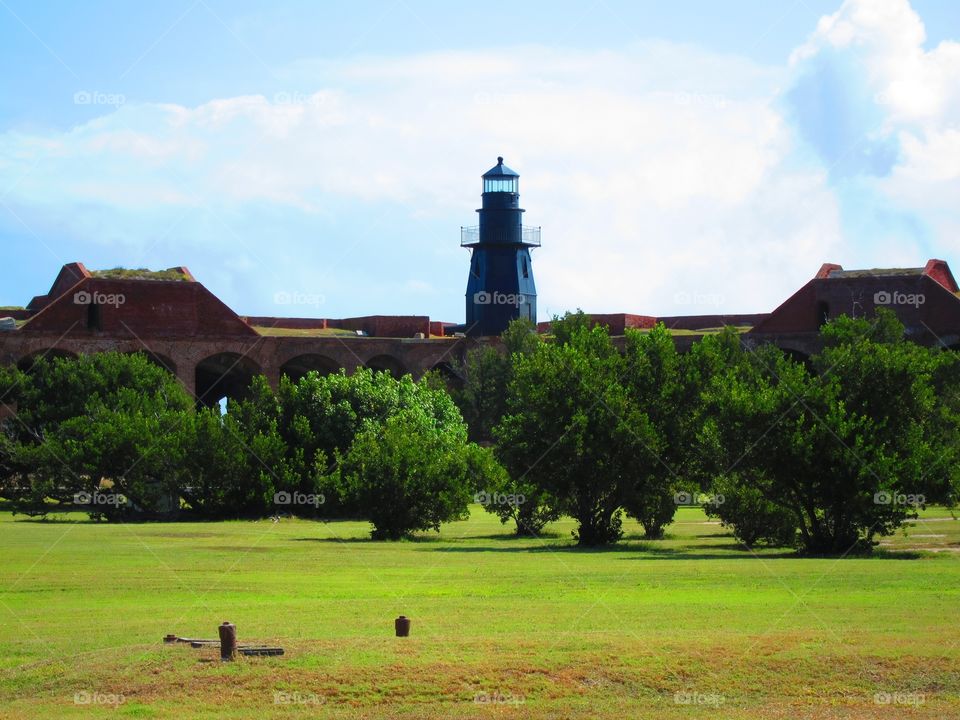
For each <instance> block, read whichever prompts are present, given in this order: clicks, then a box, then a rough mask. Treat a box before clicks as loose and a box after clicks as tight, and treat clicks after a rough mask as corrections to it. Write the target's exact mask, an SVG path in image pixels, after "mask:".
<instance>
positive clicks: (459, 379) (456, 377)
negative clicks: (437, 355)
mask: <svg viewBox="0 0 960 720" xmlns="http://www.w3.org/2000/svg"><path fill="white" fill-rule="evenodd" d="M430 370H432V371H433V372H436V373H438V374H439V375H440V377H442V378H443V379H444V380H446V381H447V383H448V385H452V386H454V387H458V388H459V387H463V374H462V373H461V372H458V371H457V369H456V368H455V367H454V366H453V365H452V364H450V363H448V362H446V361H441V362H438V363H435V364H434V365H433V367H431V368H430Z"/></svg>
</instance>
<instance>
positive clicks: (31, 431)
mask: <svg viewBox="0 0 960 720" xmlns="http://www.w3.org/2000/svg"><path fill="white" fill-rule="evenodd" d="M11 378H12V380H13V382H15V387H14V388H12V390H13V394H14V397H15V399H16V403H17V418H16V420H15V421H8V422H7V423H6V424H5V428H6V433H7V437H8V449H9V455H10V457H12V463H11V465H12V466H14V467H15V470H16V475H17V478H18V479H17V482H16V489H15V491H14V492H13V493H11V494H13V501H14V502H13V505H14V509H15V511H19V512H26V513H29V514H40V515H42V514H45V513H46V512H47V511H48V510H49V509H50V508H51V506H50V504H49V502H48V500H54V501H59V502H60V503H61V504H70V505H72V504H74V502H75V501H76V500H77V499H78V497H79V498H80V499H88V500H92V501H93V502H89V503H86V504H85V505H88V506H89V511H90V513H91V515H93V516H95V517H119V516H122V515H128V514H130V513H131V512H133V511H135V510H136V511H140V512H148V513H155V512H160V511H161V510H164V509H166V510H171V511H172V510H175V492H176V484H177V482H178V479H179V465H178V460H179V459H180V458H181V456H182V443H180V441H179V440H178V439H177V432H178V429H179V428H182V427H183V426H184V424H185V421H186V420H185V418H186V416H185V413H190V412H192V410H193V401H192V400H191V398H190V397H189V395H188V394H187V393H186V391H185V390H184V389H183V388H182V387H181V386H180V384H179V383H178V382H177V380H176V378H174V377H173V376H172V375H171V374H170V373H168V372H167V371H166V370H164V369H162V368H160V367H157V366H156V365H154V364H152V363H151V362H150V361H149V360H147V358H146V357H145V356H144V355H142V354H133V355H128V354H121V353H98V354H94V355H84V356H81V357H80V358H77V359H68V358H54V359H52V360H48V359H39V360H38V361H37V362H35V363H34V365H33V366H32V368H31V369H30V372H29V373H19V374H18V375H16V376H11V375H10V374H9V373H8V374H7V375H6V376H5V380H4V383H9V382H11ZM8 389H11V388H10V386H9V385H8ZM104 483H106V485H107V486H111V485H112V488H113V489H112V490H111V492H109V493H107V495H110V496H111V498H110V500H111V502H106V501H105V502H103V503H98V502H96V500H97V497H98V495H97V494H98V493H99V492H100V490H101V489H102V488H103V487H104ZM8 487H10V486H9V485H8ZM8 492H10V491H9V490H8ZM120 495H122V496H123V498H124V501H125V502H124V503H120V502H119V496H120ZM112 501H116V502H112ZM81 505H84V503H81Z"/></svg>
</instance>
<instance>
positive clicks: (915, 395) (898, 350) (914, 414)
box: [702, 311, 958, 554]
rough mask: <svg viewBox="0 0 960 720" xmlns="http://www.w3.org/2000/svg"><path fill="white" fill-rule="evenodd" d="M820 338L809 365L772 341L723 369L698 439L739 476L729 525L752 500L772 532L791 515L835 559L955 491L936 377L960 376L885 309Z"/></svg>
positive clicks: (810, 544)
mask: <svg viewBox="0 0 960 720" xmlns="http://www.w3.org/2000/svg"><path fill="white" fill-rule="evenodd" d="M823 338H824V342H825V348H824V350H823V351H822V352H821V353H819V354H818V355H816V356H814V357H813V358H811V368H812V372H811V371H810V370H808V368H807V367H806V366H804V365H803V364H800V363H797V362H795V361H793V360H791V359H789V358H788V357H786V356H784V355H783V354H782V353H781V352H779V351H778V350H776V349H775V348H769V347H767V348H761V349H759V350H757V351H755V352H753V353H750V354H747V355H745V356H744V357H743V358H742V360H741V361H740V362H737V363H735V364H733V365H732V366H731V367H730V368H729V369H728V371H727V372H726V373H723V374H720V375H717V376H716V377H715V379H714V382H713V383H712V384H711V387H710V389H709V391H708V393H707V396H708V402H709V403H710V406H711V409H712V413H713V417H712V418H711V420H710V421H709V422H708V423H707V425H706V426H705V430H704V433H703V435H702V437H703V438H704V439H705V440H706V441H707V443H708V446H710V447H712V449H713V451H714V452H715V453H716V455H717V456H718V457H720V458H721V459H722V464H723V465H725V466H726V468H727V470H726V472H725V473H723V475H725V476H727V477H728V479H729V480H732V481H734V484H733V485H732V486H731V487H730V493H729V494H730V496H731V497H732V498H733V500H734V502H732V503H731V504H730V505H729V506H727V504H726V503H724V504H723V505H720V506H718V507H717V508H716V512H717V515H718V516H719V517H720V518H721V519H722V520H724V521H725V522H728V523H730V524H732V525H734V527H735V528H737V527H738V526H739V525H738V523H739V524H742V516H741V517H740V518H739V519H738V514H739V510H740V509H742V508H744V507H749V506H751V503H752V504H753V507H754V508H755V510H754V512H755V513H759V514H762V515H763V516H764V522H765V523H766V525H767V527H774V528H775V527H777V526H778V525H779V524H780V518H783V517H786V516H785V515H784V513H787V514H788V515H789V517H790V519H791V520H792V523H793V527H794V528H796V530H797V531H798V532H799V538H800V543H801V544H802V546H803V548H804V550H805V551H806V552H808V553H811V554H836V553H846V552H849V551H851V550H856V549H860V548H862V549H866V548H868V547H870V546H871V545H872V543H873V539H874V538H875V537H877V536H883V535H889V534H891V533H892V532H894V530H895V529H896V528H897V527H899V526H900V525H901V524H902V523H903V522H904V520H906V519H908V518H910V517H916V510H917V508H919V507H922V506H923V505H924V504H925V503H926V502H939V501H944V500H947V499H948V498H949V497H950V496H951V494H952V493H953V492H954V490H955V488H956V487H957V485H958V477H957V463H956V459H957V456H956V447H955V446H951V445H950V444H949V443H947V442H945V441H944V440H945V438H947V437H950V436H952V437H956V435H955V433H956V428H957V415H956V412H955V411H954V410H952V409H950V408H949V407H946V406H945V405H944V403H943V401H942V400H941V397H940V395H938V388H937V382H943V383H944V384H945V385H946V386H947V387H948V388H949V387H950V386H951V385H954V384H955V383H956V382H957V378H956V375H954V376H953V380H952V382H951V381H948V380H947V379H945V376H944V375H943V373H942V370H943V368H944V367H946V366H947V365H948V364H950V363H951V362H953V361H954V359H953V358H951V357H950V356H949V355H947V354H944V353H941V352H939V351H936V350H931V349H928V348H923V347H921V346H919V345H916V344H914V343H911V342H908V341H907V340H905V339H904V337H903V328H902V326H900V325H899V323H898V322H897V321H896V319H895V317H894V316H893V315H892V314H889V313H885V312H883V311H881V312H880V313H879V314H878V316H877V319H876V320H875V321H873V322H869V321H867V320H851V319H849V318H841V319H839V320H835V321H833V322H832V323H829V324H828V325H827V326H826V327H825V329H824V330H823ZM738 488H742V489H743V492H742V493H739V494H738ZM738 532H739V531H738ZM741 535H742V536H744V537H748V536H749V533H748V532H746V531H744V532H743V533H741Z"/></svg>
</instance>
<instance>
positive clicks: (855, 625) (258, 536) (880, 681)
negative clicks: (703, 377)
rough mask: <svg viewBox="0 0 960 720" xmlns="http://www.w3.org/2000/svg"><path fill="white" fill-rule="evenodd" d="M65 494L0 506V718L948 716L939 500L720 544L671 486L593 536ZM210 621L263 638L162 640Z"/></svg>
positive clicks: (947, 606)
mask: <svg viewBox="0 0 960 720" xmlns="http://www.w3.org/2000/svg"><path fill="white" fill-rule="evenodd" d="M83 517H84V516H80V515H76V516H72V517H63V518H60V519H59V521H57V522H35V521H29V520H26V519H23V518H21V517H17V518H12V517H11V516H10V515H9V514H4V515H2V516H0V547H2V551H0V552H2V558H3V560H2V563H0V617H2V622H0V717H3V718H35V717H40V718H45V717H49V718H61V717H67V718H69V717H135V718H155V717H156V718H191V717H203V718H272V717H282V718H285V717H294V716H302V715H311V716H315V717H333V718H340V717H342V718H492V717H496V718H502V717H515V718H694V717H721V718H889V717H898V718H899V717H903V718H938V719H939V718H960V696H958V692H960V663H958V656H960V647H958V640H960V634H958V626H957V611H958V608H960V555H958V554H957V551H958V550H960V522H958V521H957V520H955V519H953V518H951V517H950V515H949V513H947V512H946V511H944V510H938V509H932V510H929V511H927V512H926V513H925V514H924V518H923V519H922V520H921V521H920V522H918V523H916V524H915V525H913V526H911V527H910V528H909V530H908V531H907V532H906V533H903V534H901V535H898V536H896V537H895V538H890V539H889V544H888V545H886V546H885V549H884V550H883V551H882V552H881V553H879V554H878V556H877V557H874V558H870V559H843V560H836V559H824V560H820V559H817V560H813V559H802V558H797V557H793V556H791V555H790V554H788V553H784V552H782V551H776V550H773V551H765V552H762V553H759V554H752V553H749V552H745V551H743V550H740V549H738V548H737V546H736V545H735V543H734V542H733V540H732V539H731V537H730V536H729V535H728V534H727V533H726V532H725V531H724V530H723V528H721V527H720V526H719V525H716V524H714V523H710V522H707V520H706V518H705V517H704V516H703V515H702V513H700V511H699V510H696V509H682V510H680V512H679V513H678V516H677V521H676V522H675V523H674V525H672V526H671V527H670V529H669V536H668V537H667V538H666V539H665V540H662V541H656V542H645V541H643V540H641V539H640V538H639V535H638V534H637V533H636V531H637V528H636V526H634V525H632V524H631V526H630V528H629V530H630V532H631V533H634V534H632V535H630V534H629V533H628V538H627V539H626V541H625V542H623V543H622V544H621V545H619V546H618V547H616V548H615V549H611V550H605V551H581V550H578V549H576V548H573V547H571V546H570V535H569V532H570V529H571V527H572V525H571V524H570V523H569V522H567V523H558V524H557V525H555V526H553V527H551V529H550V530H551V534H550V536H549V537H547V538H545V539H542V540H515V539H512V538H510V537H509V529H508V528H504V527H503V526H501V525H500V524H499V522H498V521H497V520H496V519H495V518H493V517H491V516H489V515H487V514H486V513H483V512H481V511H479V510H478V509H476V508H475V509H474V514H473V517H472V518H471V520H469V521H468V522H463V523H456V524H453V525H450V526H448V527H445V528H444V530H443V532H442V534H441V535H440V536H439V537H437V536H436V535H428V536H424V537H423V538H422V539H420V540H418V541H411V542H402V543H393V544H391V543H379V542H371V541H369V540H367V539H366V536H367V526H366V525H365V524H362V523H329V524H325V523H318V522H306V521H294V520H282V521H280V522H279V523H272V522H270V521H265V522H264V521H261V522H225V523H182V524H142V525H104V524H93V523H89V522H83V521H82V520H83ZM401 613H403V614H406V615H408V616H410V617H412V618H413V629H412V635H411V637H409V638H396V637H394V636H393V619H394V617H396V616H397V615H399V614H401ZM223 620H230V621H233V622H234V623H236V624H237V626H238V634H239V639H240V641H241V642H244V641H248V642H249V641H265V642H271V643H278V644H280V645H282V646H283V647H284V648H285V649H286V655H285V656H283V657H280V658H248V659H240V660H238V661H237V662H235V663H221V662H219V660H218V659H217V658H218V653H217V652H216V651H212V650H193V649H191V648H190V647H189V646H184V645H177V646H167V645H164V644H163V643H162V642H161V638H162V636H163V635H164V634H166V633H176V634H179V635H181V636H190V637H216V626H217V624H219V623H220V622H221V621H223Z"/></svg>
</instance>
